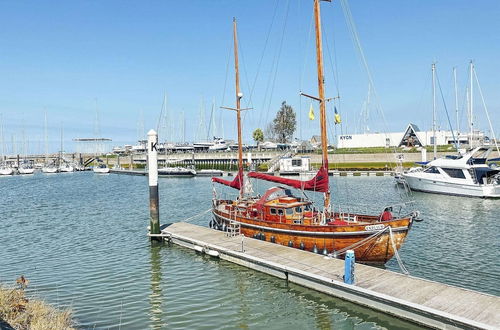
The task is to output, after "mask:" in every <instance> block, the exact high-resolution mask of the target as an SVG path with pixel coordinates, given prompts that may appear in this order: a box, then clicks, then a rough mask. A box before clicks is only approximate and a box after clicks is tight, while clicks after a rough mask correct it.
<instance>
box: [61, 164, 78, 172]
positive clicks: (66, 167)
mask: <svg viewBox="0 0 500 330" xmlns="http://www.w3.org/2000/svg"><path fill="white" fill-rule="evenodd" d="M74 171H75V168H74V167H73V166H71V165H70V164H67V163H66V164H62V165H61V166H59V172H66V173H67V172H74Z"/></svg>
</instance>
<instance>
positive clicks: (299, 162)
mask: <svg viewBox="0 0 500 330" xmlns="http://www.w3.org/2000/svg"><path fill="white" fill-rule="evenodd" d="M292 166H302V159H292Z"/></svg>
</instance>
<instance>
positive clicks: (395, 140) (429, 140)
mask: <svg viewBox="0 0 500 330" xmlns="http://www.w3.org/2000/svg"><path fill="white" fill-rule="evenodd" d="M457 139H458V141H459V143H460V144H469V140H470V134H464V133H462V134H460V133H458V132H456V131H453V132H452V131H445V130H436V144H437V145H446V144H455V142H456V140H457ZM473 139H474V140H481V141H484V140H487V138H486V137H485V136H484V133H482V132H474V134H473ZM484 142H485V141H484ZM429 145H434V133H433V131H432V130H431V131H421V130H420V129H419V128H418V126H417V125H415V124H411V123H410V124H408V126H407V127H406V129H405V130H404V131H403V132H396V133H365V134H346V135H339V136H338V137H337V148H369V147H386V148H389V147H425V146H429Z"/></svg>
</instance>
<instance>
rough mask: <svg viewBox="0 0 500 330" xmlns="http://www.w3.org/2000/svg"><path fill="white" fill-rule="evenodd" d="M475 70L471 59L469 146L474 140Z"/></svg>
mask: <svg viewBox="0 0 500 330" xmlns="http://www.w3.org/2000/svg"><path fill="white" fill-rule="evenodd" d="M473 70H474V64H473V63H472V61H470V90H469V93H470V97H469V130H470V137H469V139H470V140H469V147H470V148H472V147H473V145H472V144H473V140H474V119H473V115H474V109H473V106H474V93H473V84H472V75H473Z"/></svg>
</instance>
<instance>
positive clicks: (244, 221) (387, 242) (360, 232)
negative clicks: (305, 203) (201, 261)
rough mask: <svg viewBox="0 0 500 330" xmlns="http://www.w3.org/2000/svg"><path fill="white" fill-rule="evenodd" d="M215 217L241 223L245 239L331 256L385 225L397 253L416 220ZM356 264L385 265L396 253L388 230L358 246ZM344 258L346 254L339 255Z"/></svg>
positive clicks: (224, 223) (215, 212)
mask: <svg viewBox="0 0 500 330" xmlns="http://www.w3.org/2000/svg"><path fill="white" fill-rule="evenodd" d="M213 215H214V218H215V220H216V221H217V223H218V224H219V226H220V227H222V228H227V227H228V226H230V224H231V222H233V223H234V222H236V223H238V224H239V225H240V226H241V227H240V228H241V229H240V230H241V233H242V234H243V235H244V236H246V237H252V238H259V239H261V240H266V241H270V242H273V243H276V244H280V245H285V246H290V247H295V248H300V249H303V250H307V251H311V252H318V253H325V252H326V253H332V254H333V255H335V254H336V253H335V251H340V250H343V249H346V248H348V247H351V246H353V245H354V244H356V243H360V242H361V241H363V240H365V239H367V238H368V237H370V236H372V235H374V234H377V232H380V230H381V229H383V228H384V227H386V226H390V227H391V229H392V235H393V239H394V246H395V248H396V250H399V248H400V247H401V246H402V244H403V243H404V241H405V239H406V236H407V235H408V231H409V229H410V227H411V225H412V221H413V219H412V218H410V217H408V218H401V219H397V220H392V221H388V222H386V223H381V222H377V223H373V224H368V223H365V224H359V225H347V226H328V225H323V226H307V225H294V224H286V223H275V222H270V221H263V220H258V219H252V218H246V217H241V216H236V217H235V216H234V215H230V214H227V213H225V212H222V211H221V210H217V209H214V210H213ZM353 250H354V253H355V255H356V261H358V262H363V263H367V264H385V263H386V262H387V261H388V260H390V259H391V258H392V257H393V255H394V253H395V251H394V247H393V245H392V242H391V239H390V234H389V231H385V232H384V233H382V234H381V235H379V236H377V237H376V238H373V239H370V240H368V241H367V242H366V243H364V244H361V243H360V246H358V247H355V248H354V249H353ZM338 257H339V258H343V257H344V255H343V254H341V255H339V256H338Z"/></svg>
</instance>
